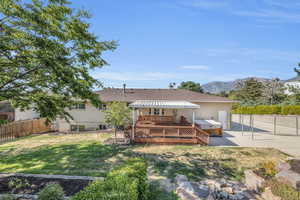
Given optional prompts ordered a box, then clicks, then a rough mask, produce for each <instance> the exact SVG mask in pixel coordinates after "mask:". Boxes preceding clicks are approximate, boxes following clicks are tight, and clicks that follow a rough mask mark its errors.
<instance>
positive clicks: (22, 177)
mask: <svg viewBox="0 0 300 200" xmlns="http://www.w3.org/2000/svg"><path fill="white" fill-rule="evenodd" d="M95 179H97V178H93V177H80V176H59V175H58V176H57V175H31V174H0V194H6V193H11V194H29V195H36V194H37V193H38V192H40V191H41V190H42V189H43V188H44V187H45V186H46V185H47V184H50V183H57V184H59V185H60V186H61V187H62V188H63V190H64V192H65V195H66V196H72V195H74V194H75V193H77V192H79V191H80V190H82V189H83V188H85V187H86V186H87V185H88V184H89V183H90V182H92V181H93V180H95Z"/></svg>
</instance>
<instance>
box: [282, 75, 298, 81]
mask: <svg viewBox="0 0 300 200" xmlns="http://www.w3.org/2000/svg"><path fill="white" fill-rule="evenodd" d="M295 81H300V76H295V77H294V78H291V79H288V80H286V81H285V82H295Z"/></svg>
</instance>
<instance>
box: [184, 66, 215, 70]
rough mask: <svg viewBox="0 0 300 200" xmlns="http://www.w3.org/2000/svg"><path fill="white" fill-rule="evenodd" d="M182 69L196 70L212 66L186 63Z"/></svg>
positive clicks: (207, 68)
mask: <svg viewBox="0 0 300 200" xmlns="http://www.w3.org/2000/svg"><path fill="white" fill-rule="evenodd" d="M180 68H181V69H196V70H209V69H210V68H209V67H208V66H205V65H186V66H181V67H180Z"/></svg>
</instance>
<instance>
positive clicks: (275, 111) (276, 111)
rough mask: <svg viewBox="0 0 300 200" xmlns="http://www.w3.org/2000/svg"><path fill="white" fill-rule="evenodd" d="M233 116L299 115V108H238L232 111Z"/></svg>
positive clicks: (274, 106)
mask: <svg viewBox="0 0 300 200" xmlns="http://www.w3.org/2000/svg"><path fill="white" fill-rule="evenodd" d="M232 113H233V114H248V115H250V114H256V115H300V106H297V105H292V106H282V105H259V106H239V107H236V108H235V109H233V110H232Z"/></svg>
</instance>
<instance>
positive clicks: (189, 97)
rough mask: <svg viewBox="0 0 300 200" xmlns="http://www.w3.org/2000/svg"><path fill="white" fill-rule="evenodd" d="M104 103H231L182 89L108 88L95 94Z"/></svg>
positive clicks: (230, 101) (222, 98) (217, 97)
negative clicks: (162, 101)
mask: <svg viewBox="0 0 300 200" xmlns="http://www.w3.org/2000/svg"><path fill="white" fill-rule="evenodd" d="M96 93H97V94H99V95H100V99H101V100H102V101H104V102H110V101H123V102H134V101H136V100H169V101H190V102H224V103H232V102H235V101H232V100H230V99H228V98H225V97H220V96H214V95H208V94H202V93H199V92H193V91H189V90H184V89H131V88H127V89H126V90H125V93H124V92H123V89H119V88H109V89H104V90H100V91H97V92H96Z"/></svg>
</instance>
